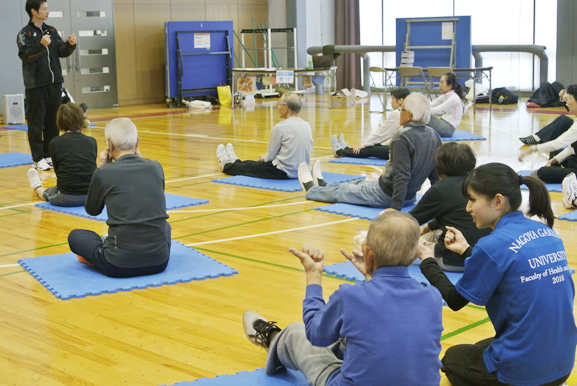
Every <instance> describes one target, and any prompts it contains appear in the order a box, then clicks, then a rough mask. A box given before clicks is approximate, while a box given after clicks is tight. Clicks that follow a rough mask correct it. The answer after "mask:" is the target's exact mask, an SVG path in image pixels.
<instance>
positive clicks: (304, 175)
mask: <svg viewBox="0 0 577 386" xmlns="http://www.w3.org/2000/svg"><path fill="white" fill-rule="evenodd" d="M298 178H299V182H300V183H301V187H302V188H303V190H304V191H305V192H306V191H308V190H309V189H310V188H312V187H313V185H314V184H313V176H312V174H311V171H310V170H309V165H307V163H306V162H303V163H301V164H300V165H299V170H298Z"/></svg>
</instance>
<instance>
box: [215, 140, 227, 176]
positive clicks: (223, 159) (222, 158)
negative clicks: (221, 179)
mask: <svg viewBox="0 0 577 386" xmlns="http://www.w3.org/2000/svg"><path fill="white" fill-rule="evenodd" d="M216 159H217V160H218V166H220V170H224V165H226V164H228V163H230V161H229V159H228V154H227V153H226V149H225V148H224V145H223V144H220V145H218V146H217V147H216Z"/></svg>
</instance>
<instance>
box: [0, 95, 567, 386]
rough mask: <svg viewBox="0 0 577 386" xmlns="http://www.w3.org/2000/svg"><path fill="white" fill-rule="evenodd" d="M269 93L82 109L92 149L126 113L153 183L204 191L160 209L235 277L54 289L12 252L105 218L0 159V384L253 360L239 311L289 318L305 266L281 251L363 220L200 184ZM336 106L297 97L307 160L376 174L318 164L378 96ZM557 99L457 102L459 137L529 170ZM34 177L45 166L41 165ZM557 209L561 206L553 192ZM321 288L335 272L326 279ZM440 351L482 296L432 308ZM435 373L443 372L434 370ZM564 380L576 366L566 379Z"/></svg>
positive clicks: (262, 123) (463, 330)
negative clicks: (73, 212) (70, 295)
mask: <svg viewBox="0 0 577 386" xmlns="http://www.w3.org/2000/svg"><path fill="white" fill-rule="evenodd" d="M276 102H277V101H276V100H265V101H263V102H262V103H261V101H258V102H257V106H256V107H255V108H253V109H252V110H244V109H237V110H234V111H233V110H231V109H230V108H220V109H218V108H215V109H213V110H212V111H211V110H208V111H202V110H189V111H187V110H185V109H179V108H172V109H168V108H166V107H165V106H163V105H148V106H136V107H125V108H117V109H102V110H97V109H94V110H90V111H89V118H90V119H91V120H92V122H93V123H95V124H96V127H92V128H90V129H89V130H87V131H86V133H87V134H88V135H91V136H93V137H94V138H96V140H97V141H98V144H99V148H100V149H102V148H103V147H104V136H103V135H104V126H105V124H106V123H107V121H109V120H110V119H112V118H114V117H131V118H133V119H134V122H135V123H136V125H137V127H138V129H139V134H140V138H141V141H140V148H141V151H142V154H143V156H145V157H147V158H151V159H155V160H158V161H159V162H160V163H161V164H162V165H163V167H164V172H165V176H166V191H167V192H168V193H173V194H180V195H185V196H191V197H196V198H202V199H207V200H209V201H210V203H209V204H207V205H202V206H196V207H192V208H185V209H183V210H176V211H171V212H170V219H169V222H170V223H171V225H172V235H173V238H174V239H175V240H178V241H180V242H182V243H184V244H187V245H191V246H193V247H195V248H196V249H198V250H199V251H201V252H203V253H205V254H207V255H209V256H211V257H213V258H214V259H216V260H218V261H220V262H222V263H224V264H227V265H229V266H231V267H234V268H235V269H237V270H238V271H239V274H238V275H234V276H232V277H226V278H218V279H209V280H203V281H197V282H191V283H186V284H176V285H169V286H162V287H157V288H150V289H144V290H133V291H130V292H121V293H115V294H107V295H100V296H89V297H86V298H81V299H72V300H65V301H63V300H59V299H57V298H55V297H54V296H53V295H52V294H51V293H50V292H49V291H48V290H46V289H45V288H44V287H43V286H42V285H41V284H40V283H39V282H38V281H37V280H36V279H34V278H33V277H32V276H31V275H29V274H28V273H27V272H26V271H24V270H23V269H22V268H21V267H20V266H19V265H18V263H17V261H18V259H21V258H25V257H34V256H42V255H50V254H59V253H66V252H69V248H68V245H67V235H68V233H69V232H70V230H72V229H74V228H85V229H91V230H94V231H96V232H98V233H101V234H103V233H106V229H107V228H106V224H104V223H102V222H98V221H93V220H88V219H82V218H79V217H75V216H70V215H66V214H62V213H56V212H51V211H46V210H41V209H39V208H37V207H35V206H33V204H34V203H37V202H39V200H38V199H37V198H36V197H35V194H34V193H33V191H32V189H30V188H29V184H28V180H27V178H26V171H27V169H28V168H29V166H18V167H11V168H4V169H0V179H1V181H2V185H1V187H0V218H1V224H2V237H1V238H0V373H1V375H0V385H99V386H100V385H101V386H109V385H127V386H128V385H131V386H132V385H134V386H136V385H139V386H140V385H143V386H155V385H171V384H174V383H176V382H182V381H192V380H195V379H197V378H202V377H214V376H216V375H220V374H233V373H236V372H239V371H247V370H249V371H250V370H254V369H257V368H261V367H263V365H264V359H265V352H264V351H263V350H260V349H258V348H257V347H256V346H253V345H251V344H250V343H249V342H248V340H247V339H246V337H245V336H244V333H243V331H242V322H241V317H242V314H243V312H244V311H245V310H254V311H257V312H259V313H262V314H263V315H264V316H265V317H267V318H268V319H269V320H275V321H277V322H278V323H279V325H280V326H286V325H287V324H289V323H291V322H293V321H298V320H301V301H302V297H303V296H304V288H305V282H304V274H303V272H302V270H301V268H300V264H299V262H298V260H297V259H296V258H295V257H294V256H292V255H291V254H290V253H288V252H287V249H288V248H290V247H299V246H300V245H302V244H304V243H306V244H310V245H313V246H316V247H319V248H321V249H322V250H324V251H325V253H326V262H327V264H332V263H337V262H341V261H343V258H342V256H341V255H340V253H339V252H338V249H339V248H340V247H344V248H348V249H350V248H352V245H353V242H352V239H353V236H355V235H356V234H358V233H359V231H361V230H363V229H366V228H367V227H368V224H369V222H368V221H366V220H358V219H349V218H346V217H342V216H338V215H334V214H329V213H323V212H320V211H315V210H314V208H315V207H317V206H319V205H322V204H319V203H314V202H308V201H306V200H305V199H304V195H303V193H302V192H298V193H283V192H275V191H268V190H258V189H253V188H245V187H237V186H231V185H225V184H218V183H214V182H212V180H213V179H214V178H218V177H223V175H222V174H221V173H220V169H219V167H218V163H217V161H216V158H215V149H216V146H217V145H218V144H219V143H227V142H230V143H232V144H234V146H235V149H236V152H237V154H238V156H239V157H241V158H242V159H255V158H256V157H257V156H258V155H259V154H264V153H265V152H266V148H267V142H268V137H269V135H270V129H271V127H272V126H273V125H274V124H275V123H277V122H279V120H280V119H279V118H278V114H277V112H276ZM371 103H372V105H371V106H369V103H367V102H365V103H358V104H357V106H355V107H354V108H350V109H347V110H330V109H329V108H328V97H327V96H320V97H319V96H315V95H310V96H306V97H305V102H304V105H303V110H302V112H301V117H302V118H303V119H305V120H307V121H309V122H310V123H311V126H312V127H313V133H314V138H315V148H314V151H313V159H323V160H326V161H327V162H323V168H324V170H326V171H332V172H343V173H349V174H362V175H365V176H366V177H367V179H376V178H377V177H378V176H379V174H380V169H379V168H376V167H368V166H355V165H339V164H329V163H328V160H330V159H331V158H332V154H331V150H330V147H329V138H330V136H331V135H333V134H337V135H338V134H339V133H344V134H345V137H346V138H347V140H349V142H350V143H351V145H356V144H359V143H360V141H361V140H362V139H366V138H368V136H369V135H370V132H371V131H372V130H375V128H376V127H377V125H378V123H379V120H380V118H381V115H380V114H374V113H369V111H370V110H372V109H376V108H378V107H379V106H378V101H377V99H375V98H373V100H372V101H371ZM559 113H562V111H561V110H560V109H557V110H555V109H547V110H546V111H545V110H541V111H540V112H534V111H533V112H531V111H527V110H526V109H525V107H524V104H523V103H521V104H520V105H519V106H506V107H499V106H495V107H494V109H493V111H492V112H490V111H489V110H488V108H487V107H486V106H483V107H482V108H479V109H477V113H476V115H474V114H473V110H472V108H470V109H468V111H467V114H466V116H465V117H464V119H463V123H462V124H461V126H460V127H459V129H461V130H469V131H472V132H474V133H476V134H480V135H483V136H485V137H486V138H487V140H486V141H473V142H469V143H470V145H471V146H472V147H473V148H474V150H475V151H476V153H477V155H478V159H479V163H486V162H490V161H498V162H504V163H507V164H509V165H510V166H512V167H513V168H515V169H516V170H521V169H529V168H536V167H538V166H540V165H543V164H544V163H545V161H546V159H545V158H543V157H541V156H535V157H534V158H532V159H530V160H528V161H526V162H525V164H521V163H519V162H518V161H517V153H518V148H519V146H520V142H519V141H518V137H519V136H525V135H528V134H530V133H532V132H535V131H536V130H538V128H539V127H541V126H543V125H544V124H546V123H548V122H550V121H552V120H553V119H554V118H555V117H556V116H557V114H559ZM0 134H2V137H0V153H7V152H26V153H29V148H28V143H27V138H26V133H25V132H21V131H2V132H0ZM41 174H42V176H43V177H44V178H45V186H51V185H53V184H54V183H55V179H54V177H55V176H54V174H53V173H41ZM552 197H553V200H554V210H555V213H556V215H561V214H563V213H565V212H566V210H565V209H563V206H562V205H561V194H560V193H553V194H552ZM576 227H577V223H574V222H567V221H557V222H556V224H555V230H556V231H557V232H558V233H559V234H560V235H561V236H562V238H563V240H564V242H565V246H566V248H567V252H568V257H569V263H570V265H571V267H572V268H577V255H576V252H577V245H576V241H575V238H574V236H573V235H575V231H576V229H577V228H576ZM323 280H324V288H325V297H326V298H328V296H329V295H330V294H331V293H332V292H333V291H334V290H335V289H336V288H338V286H339V285H340V284H342V283H343V280H339V279H336V278H331V277H325V278H324V279H323ZM443 317H444V328H445V331H444V336H443V341H442V344H443V349H444V350H446V349H447V348H448V347H450V346H452V345H454V344H460V343H473V342H476V341H478V340H480V339H482V338H485V337H489V336H491V335H492V334H493V333H494V331H493V329H492V326H491V324H490V323H489V322H488V319H487V313H486V312H485V310H484V309H483V308H482V307H476V306H468V307H465V308H464V309H463V310H461V311H459V312H452V311H451V310H449V309H448V308H446V307H445V309H444V310H443ZM442 384H443V385H446V384H448V382H447V380H446V379H444V380H443V382H442ZM569 384H570V385H575V384H577V373H576V374H575V375H573V376H572V377H571V378H570V380H569Z"/></svg>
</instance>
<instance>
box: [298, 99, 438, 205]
mask: <svg viewBox="0 0 577 386" xmlns="http://www.w3.org/2000/svg"><path fill="white" fill-rule="evenodd" d="M430 116H431V107H430V102H429V100H428V99H427V98H426V97H425V96H424V95H421V94H411V95H409V96H408V97H406V98H405V100H404V102H403V106H402V108H401V119H400V124H401V125H402V126H404V127H403V128H402V129H400V130H398V131H397V132H396V133H395V134H394V136H393V138H392V141H391V145H390V159H389V162H387V164H386V165H385V169H384V171H383V174H382V175H381V177H380V178H379V179H378V180H377V181H364V180H360V181H356V182H354V183H344V184H327V183H326V182H325V180H324V179H323V177H322V173H321V168H320V161H316V162H315V164H314V165H313V172H312V175H311V172H310V171H309V169H308V165H307V164H306V163H302V164H301V165H300V166H299V171H298V177H299V181H300V182H301V185H302V187H303V189H304V190H305V191H306V196H305V197H306V198H307V199H308V200H312V201H322V202H343V203H347V204H355V205H364V206H371V207H376V208H393V209H396V210H401V207H403V206H404V205H409V204H412V203H414V202H415V198H416V195H417V192H418V191H419V190H420V189H421V185H422V184H423V182H425V180H426V179H427V178H428V179H429V180H430V181H431V184H434V183H435V182H437V181H438V180H439V177H438V176H437V172H436V171H435V157H434V155H435V150H437V148H438V147H439V146H441V138H440V137H439V135H438V134H437V133H436V132H435V131H434V130H433V129H431V128H430V127H428V126H426V125H427V123H428V122H429V117H430Z"/></svg>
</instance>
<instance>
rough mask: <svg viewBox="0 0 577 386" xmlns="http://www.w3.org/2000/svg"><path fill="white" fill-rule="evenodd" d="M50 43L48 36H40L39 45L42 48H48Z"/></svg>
mask: <svg viewBox="0 0 577 386" xmlns="http://www.w3.org/2000/svg"><path fill="white" fill-rule="evenodd" d="M51 42H52V39H50V35H44V36H42V39H40V44H42V45H43V46H44V47H48V46H49V45H50V43H51Z"/></svg>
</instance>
